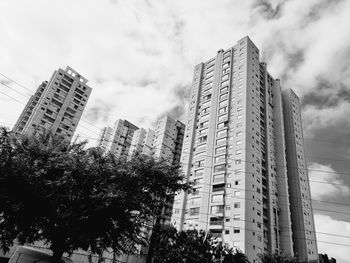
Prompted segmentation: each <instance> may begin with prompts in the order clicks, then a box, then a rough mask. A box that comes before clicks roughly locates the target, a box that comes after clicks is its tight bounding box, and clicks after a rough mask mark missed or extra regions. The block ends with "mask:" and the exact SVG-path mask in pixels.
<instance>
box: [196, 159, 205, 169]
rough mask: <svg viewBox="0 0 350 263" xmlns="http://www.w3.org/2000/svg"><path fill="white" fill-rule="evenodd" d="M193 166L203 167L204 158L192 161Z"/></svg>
mask: <svg viewBox="0 0 350 263" xmlns="http://www.w3.org/2000/svg"><path fill="white" fill-rule="evenodd" d="M194 166H195V167H203V166H204V160H200V161H196V162H195V163H194Z"/></svg>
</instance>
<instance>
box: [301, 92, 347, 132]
mask: <svg viewBox="0 0 350 263" xmlns="http://www.w3.org/2000/svg"><path fill="white" fill-rule="evenodd" d="M318 98H321V99H322V97H321V96H320V97H317V96H315V97H314V100H315V101H317V100H318ZM325 100H326V101H328V104H329V105H328V107H327V106H326V107H324V108H323V107H322V106H321V105H322V104H321V103H320V104H318V103H317V105H316V106H315V105H306V106H304V109H303V124H304V134H305V135H306V136H312V135H313V134H315V132H316V131H317V130H321V129H325V128H330V127H334V128H335V129H339V130H343V131H344V132H346V131H347V129H349V128H350V119H349V118H348V116H349V114H350V102H347V101H344V100H343V99H342V98H339V97H337V98H336V99H335V100H337V101H338V103H336V105H332V103H330V102H331V101H332V98H330V97H329V98H327V99H325ZM320 102H322V100H320ZM323 102H324V101H323Z"/></svg>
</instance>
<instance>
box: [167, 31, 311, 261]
mask: <svg viewBox="0 0 350 263" xmlns="http://www.w3.org/2000/svg"><path fill="white" fill-rule="evenodd" d="M283 102H284V100H283V101H282V96H281V87H280V82H279V80H277V79H274V78H273V77H272V76H271V75H270V74H269V73H268V71H267V67H266V64H265V63H263V62H260V60H259V50H258V48H257V47H256V46H255V45H254V43H253V42H252V41H251V40H250V39H249V38H248V37H245V38H243V39H241V40H239V41H238V42H237V44H236V45H235V46H233V47H232V48H229V49H227V50H219V51H218V52H217V54H216V56H215V57H213V58H212V59H210V60H208V61H207V62H205V63H200V64H198V65H196V66H195V68H194V76H193V82H192V88H191V95H190V104H189V108H188V111H187V120H186V123H185V124H186V131H185V139H184V145H183V149H182V157H181V162H182V166H183V171H184V172H185V174H186V177H187V180H189V181H193V182H194V183H195V189H196V190H195V192H194V193H192V194H187V193H180V194H179V195H177V196H176V197H175V203H174V207H173V216H172V222H173V223H174V225H175V226H176V227H177V228H178V229H180V230H183V229H191V228H196V229H204V230H206V231H210V232H211V234H212V235H213V236H215V237H217V238H218V239H220V240H222V241H223V242H224V243H226V244H228V245H229V246H231V247H234V248H238V249H241V250H242V251H243V252H244V253H246V255H247V256H248V259H249V260H250V261H251V262H258V254H260V253H264V252H282V253H284V254H287V255H294V254H296V255H298V256H299V255H302V257H304V256H306V257H307V259H308V260H313V259H314V258H315V257H314V255H316V256H317V248H316V245H315V246H314V247H313V249H311V247H310V249H311V250H310V253H307V254H306V255H305V254H303V253H302V252H301V251H300V248H299V246H296V245H294V246H293V243H294V242H295V241H294V240H295V239H293V238H292V231H293V228H292V226H293V224H292V219H293V215H292V214H291V213H293V212H294V210H292V209H291V206H292V205H294V203H292V202H291V200H292V199H293V198H295V197H296V196H295V194H293V197H290V195H291V192H292V193H294V192H293V190H290V189H289V188H290V187H294V185H291V184H289V182H288V179H289V174H290V173H288V171H287V168H288V165H287V161H288V160H292V159H293V158H296V156H295V155H294V154H293V153H292V151H290V150H289V149H290V148H289V147H290V144H289V143H288V141H286V138H287V137H286V134H287V135H288V134H289V132H290V128H289V127H286V126H285V123H286V121H285V119H286V118H290V117H289V116H288V115H285V114H284V112H283V111H284V107H283ZM299 115H300V108H299ZM299 120H300V118H299ZM300 131H301V129H300ZM298 143H299V144H300V143H303V142H301V141H298ZM286 153H287V155H288V157H287V156H286ZM303 165H305V166H304V168H305V167H306V164H303ZM291 176H292V175H291ZM305 180H306V181H305V184H307V185H308V181H307V178H305ZM305 191H306V190H305ZM300 198H301V196H299V200H300ZM307 198H310V194H309V192H308V193H307ZM308 213H309V215H310V217H312V211H308ZM306 223H310V224H311V225H312V226H313V221H311V220H309V221H308V222H304V221H300V222H299V225H298V226H297V227H294V231H298V230H299V228H301V227H302V225H303V224H304V225H306ZM293 237H294V236H293ZM311 239H313V240H314V242H315V239H314V238H313V237H312V236H307V239H300V240H299V241H298V242H301V243H303V244H307V243H308V242H309V241H311ZM301 246H304V245H301ZM302 257H300V258H302Z"/></svg>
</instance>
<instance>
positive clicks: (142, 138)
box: [129, 128, 155, 156]
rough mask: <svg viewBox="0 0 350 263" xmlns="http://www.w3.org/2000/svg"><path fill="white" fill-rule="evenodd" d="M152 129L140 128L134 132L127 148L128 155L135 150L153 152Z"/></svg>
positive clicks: (145, 152) (143, 152) (144, 152)
mask: <svg viewBox="0 0 350 263" xmlns="http://www.w3.org/2000/svg"><path fill="white" fill-rule="evenodd" d="M154 136H155V132H154V130H151V129H148V130H145V129H144V128H140V129H138V130H136V131H135V132H134V135H133V137H132V140H131V145H130V149H129V156H131V155H132V154H133V153H135V152H140V153H142V154H146V155H152V154H153V142H154Z"/></svg>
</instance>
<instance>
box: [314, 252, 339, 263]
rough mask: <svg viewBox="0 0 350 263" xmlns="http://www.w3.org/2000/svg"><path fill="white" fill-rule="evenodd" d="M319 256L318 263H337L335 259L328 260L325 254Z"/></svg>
mask: <svg viewBox="0 0 350 263" xmlns="http://www.w3.org/2000/svg"><path fill="white" fill-rule="evenodd" d="M318 256H319V260H320V261H319V263H337V260H336V259H335V258H330V259H329V258H328V255H327V254H318Z"/></svg>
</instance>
